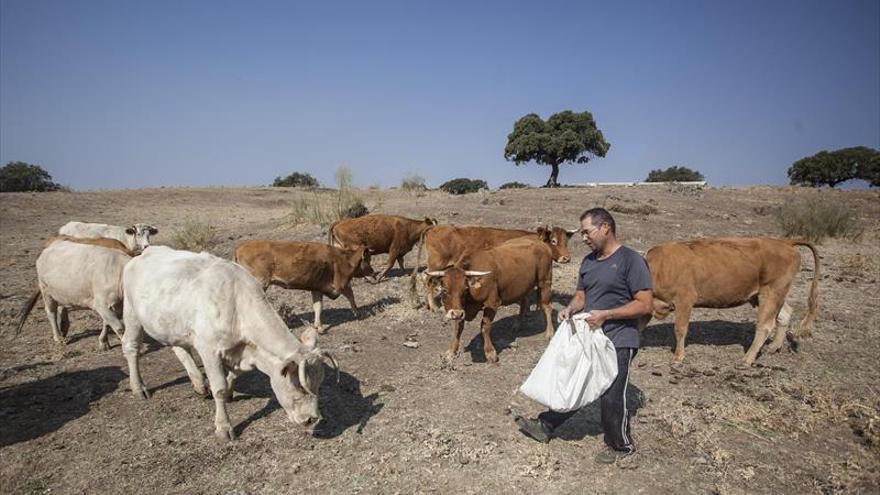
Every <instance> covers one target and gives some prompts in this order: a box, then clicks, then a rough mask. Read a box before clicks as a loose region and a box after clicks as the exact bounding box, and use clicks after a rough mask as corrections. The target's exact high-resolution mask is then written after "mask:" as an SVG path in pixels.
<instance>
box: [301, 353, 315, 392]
mask: <svg viewBox="0 0 880 495" xmlns="http://www.w3.org/2000/svg"><path fill="white" fill-rule="evenodd" d="M308 363H309V360H308V359H303V360H302V361H300V362H299V384H300V385H302V388H303V390H305V391H306V392H307V393H308V394H309V395H317V394H316V393H315V392H313V391H312V390H311V389H310V388H309V383H308V382H307V381H306V366H308Z"/></svg>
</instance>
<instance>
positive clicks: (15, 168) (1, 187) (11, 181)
mask: <svg viewBox="0 0 880 495" xmlns="http://www.w3.org/2000/svg"><path fill="white" fill-rule="evenodd" d="M59 189H61V186H60V185H58V184H56V183H54V182H52V176H51V175H49V172H46V171H45V170H43V167H41V166H39V165H31V164H30V163H26V162H9V163H7V164H6V165H5V166H4V167H3V168H0V192H20V191H39V192H42V191H57V190H59Z"/></svg>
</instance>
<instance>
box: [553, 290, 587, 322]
mask: <svg viewBox="0 0 880 495" xmlns="http://www.w3.org/2000/svg"><path fill="white" fill-rule="evenodd" d="M584 299H585V297H584V291H582V290H579V291H577V292H575V293H574V297H572V298H571V301H569V302H568V306H566V307H564V308H562V311H560V312H559V314H557V315H556V318H557V319H558V320H559V321H565V320H567V319H568V318H569V317H571V314H572V313H577V312H578V311H580V310H582V309H584Z"/></svg>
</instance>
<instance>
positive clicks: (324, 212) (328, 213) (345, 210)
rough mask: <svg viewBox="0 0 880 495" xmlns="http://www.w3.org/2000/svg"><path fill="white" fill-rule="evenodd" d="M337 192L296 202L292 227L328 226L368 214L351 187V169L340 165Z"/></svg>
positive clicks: (315, 194) (290, 216) (289, 217)
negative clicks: (303, 225) (302, 225)
mask: <svg viewBox="0 0 880 495" xmlns="http://www.w3.org/2000/svg"><path fill="white" fill-rule="evenodd" d="M335 178H336V186H337V189H336V190H335V191H322V192H318V191H317V190H313V191H312V194H304V195H302V196H300V197H299V198H297V199H296V200H294V202H293V205H292V207H291V211H290V213H289V214H288V215H287V222H288V223H289V224H291V225H301V224H313V225H327V224H330V223H333V222H335V221H337V220H341V219H343V218H351V217H355V216H362V215H366V214H367V213H368V211H367V208H366V206H364V202H363V200H362V199H361V198H360V197H359V196H358V195H357V194H355V192H354V190H353V189H352V187H351V169H349V168H348V167H347V166H345V165H340V166H339V168H337V169H336V174H335Z"/></svg>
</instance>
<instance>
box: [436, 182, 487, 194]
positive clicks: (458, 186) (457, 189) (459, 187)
mask: <svg viewBox="0 0 880 495" xmlns="http://www.w3.org/2000/svg"><path fill="white" fill-rule="evenodd" d="M440 189H442V190H444V191H446V192H448V193H449V194H467V193H473V192H477V191H479V190H480V189H489V185H488V184H486V181H484V180H480V179H452V180H449V181H446V182H444V183H443V184H441V185H440Z"/></svg>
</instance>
